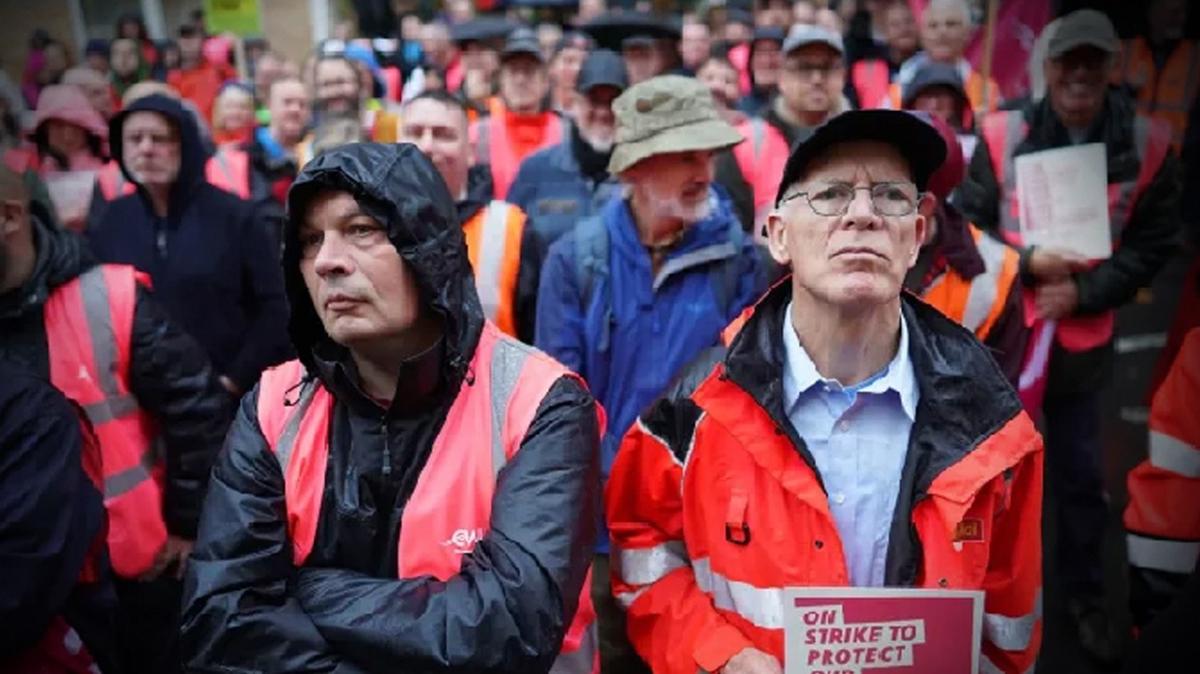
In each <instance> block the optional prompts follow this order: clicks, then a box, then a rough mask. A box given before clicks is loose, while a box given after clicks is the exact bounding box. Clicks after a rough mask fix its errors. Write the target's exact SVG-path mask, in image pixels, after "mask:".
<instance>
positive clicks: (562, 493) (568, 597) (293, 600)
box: [182, 144, 599, 673]
mask: <svg viewBox="0 0 1200 674" xmlns="http://www.w3.org/2000/svg"><path fill="white" fill-rule="evenodd" d="M322 189H332V190H337V191H344V192H349V193H351V194H353V195H354V196H355V198H356V199H357V201H358V203H359V205H360V207H361V208H362V209H363V210H364V211H365V212H366V213H368V214H369V215H371V217H373V218H374V219H376V220H377V221H378V222H380V223H382V224H384V226H385V227H386V228H387V232H388V238H389V239H390V240H391V242H392V244H393V245H394V246H395V247H396V249H397V251H399V253H400V257H401V258H402V260H403V262H404V264H405V265H407V266H408V267H410V268H411V269H412V270H413V272H414V275H415V277H416V282H417V286H418V289H419V292H420V297H421V303H422V305H423V308H424V309H425V310H427V311H431V312H433V313H434V314H436V315H437V316H438V317H439V319H440V320H441V323H442V327H443V335H442V339H441V341H440V342H439V343H438V344H437V345H435V346H434V347H432V348H431V349H430V350H429V351H427V352H426V353H424V354H421V355H418V356H415V357H414V358H413V359H412V360H410V361H408V362H407V363H405V365H404V370H403V371H402V372H401V375H400V388H399V389H398V390H397V394H396V399H395V400H393V402H392V403H391V404H390V405H389V406H388V407H387V408H386V409H385V408H384V407H383V406H382V405H381V404H380V402H378V401H375V400H373V399H372V398H370V397H368V396H367V395H365V394H364V393H363V392H362V390H361V389H360V387H359V386H358V384H357V380H358V378H357V376H356V375H355V374H354V372H355V370H354V366H353V361H352V360H351V358H350V356H349V352H348V351H347V350H346V349H345V348H344V347H342V346H339V345H338V344H336V343H335V342H333V341H332V340H331V339H330V337H329V336H328V334H327V333H326V332H325V329H324V327H323V326H322V323H321V321H320V319H319V318H318V316H317V313H316V311H315V310H314V308H313V305H312V302H311V300H310V298H309V294H308V290H307V288H306V286H305V283H304V280H303V278H302V276H301V272H300V268H299V245H298V241H297V223H296V216H295V214H297V213H303V212H304V209H305V205H306V203H307V201H308V200H309V199H311V198H312V196H313V195H314V194H315V193H316V192H318V191H320V190H322ZM288 206H289V209H288V210H289V213H291V214H292V216H291V217H290V218H289V222H288V225H287V227H286V228H285V233H284V240H285V244H284V275H285V280H286V284H287V292H288V298H289V301H290V303H291V307H292V315H291V319H290V323H289V330H290V332H291V336H292V340H293V343H294V345H295V347H296V351H297V354H298V355H299V358H300V360H301V362H302V363H303V364H304V366H305V368H306V370H307V372H308V373H310V375H311V376H315V377H317V378H318V380H319V383H320V385H321V386H323V387H325V388H326V389H327V390H328V391H329V392H330V393H331V394H332V396H333V399H334V400H333V403H332V408H331V409H330V411H329V416H330V422H329V430H328V437H329V440H328V443H329V444H328V459H327V460H328V465H327V469H326V473H325V480H324V491H323V494H322V497H321V505H320V516H319V519H318V523H317V526H316V532H315V535H314V539H313V544H312V549H311V551H310V552H309V553H308V556H307V558H306V559H305V560H304V562H303V564H302V565H301V566H299V567H297V566H296V565H295V564H294V562H293V554H292V549H293V546H292V542H291V541H290V540H289V535H288V521H287V515H286V512H287V507H286V501H285V491H284V474H283V471H282V469H281V468H280V462H279V459H278V458H277V456H276V455H275V454H274V453H273V451H272V450H271V449H270V447H269V446H268V442H267V440H266V439H265V437H264V434H263V432H262V427H261V426H260V421H259V419H258V415H257V409H258V400H257V399H258V396H259V389H257V388H256V389H255V390H254V391H252V392H251V393H250V394H248V395H247V396H245V398H243V400H242V405H241V409H240V411H239V414H238V417H237V419H236V421H235V422H234V425H233V428H232V429H231V431H230V434H229V437H228V439H227V441H226V451H225V452H224V453H223V454H222V456H221V458H220V459H219V460H218V465H217V466H216V467H215V469H214V472H213V477H212V487H211V489H210V490H209V493H208V498H207V500H206V502H205V506H204V513H203V516H202V518H201V525H200V529H201V530H200V535H199V538H198V541H197V544H196V548H195V553H194V555H193V557H192V559H191V561H190V563H189V566H188V576H187V579H186V587H185V592H184V593H185V597H184V614H183V628H182V633H183V648H184V654H185V659H186V662H187V665H188V666H189V667H190V668H192V669H194V670H196V671H222V672H233V671H238V672H244V671H270V672H284V671H286V672H330V671H337V672H358V671H371V672H514V673H515V672H522V673H524V672H546V671H548V670H549V668H550V667H551V665H552V663H553V661H554V659H555V657H556V655H557V654H558V651H559V648H560V645H561V644H562V640H563V635H564V633H565V632H566V630H567V626H568V624H569V623H570V622H571V618H572V616H573V614H574V612H575V605H576V600H577V598H578V596H579V593H580V590H581V588H582V587H583V583H584V578H585V574H586V571H587V567H588V563H589V561H590V557H591V544H592V541H593V536H594V534H595V531H594V522H595V517H596V508H597V507H598V494H597V492H596V485H597V484H598V480H599V478H598V473H599V466H598V453H597V444H598V437H599V428H598V421H597V413H596V406H595V402H594V401H593V399H592V397H591V395H590V394H589V393H588V392H587V390H586V389H585V388H584V386H583V385H582V384H581V383H580V382H579V380H578V379H576V378H575V377H573V376H563V377H561V378H559V379H558V380H557V381H555V382H554V383H553V384H552V385H551V386H550V388H549V390H548V392H547V393H546V395H545V397H544V398H543V399H542V401H541V403H540V405H539V407H538V410H537V412H536V414H535V416H534V418H533V421H532V423H531V424H530V425H529V430H528V431H527V433H526V434H525V436H524V439H523V440H522V441H521V444H520V451H519V452H517V453H516V454H515V456H514V457H513V458H512V459H511V460H510V461H509V462H508V463H507V465H506V467H505V468H504V469H503V470H502V471H501V472H500V474H499V478H498V481H497V483H496V487H495V494H494V496H493V499H492V511H491V521H490V525H489V529H488V531H487V533H486V534H485V535H483V536H482V538H480V539H479V540H478V542H477V543H476V544H475V547H474V549H473V551H471V552H469V553H466V554H464V555H463V556H462V566H461V570H460V572H459V573H458V574H457V575H455V576H452V577H450V578H449V579H447V580H445V581H439V580H437V579H435V578H433V577H431V576H424V577H417V578H397V577H396V576H397V541H398V539H399V536H400V527H401V522H402V517H403V515H404V511H405V508H406V506H407V505H408V503H409V500H410V498H411V496H412V493H413V490H414V487H415V485H416V483H417V480H418V478H419V477H420V476H421V474H422V472H423V471H424V470H425V467H426V462H427V461H428V460H429V457H430V452H431V446H432V445H433V442H434V439H435V437H438V435H439V433H440V432H441V430H442V425H443V423H444V422H445V420H446V417H447V414H448V412H449V409H450V407H451V405H452V403H453V401H454V398H455V397H456V395H458V393H459V391H460V389H461V388H462V387H464V386H473V385H474V377H475V375H474V373H473V371H472V369H471V368H470V366H469V364H470V363H471V359H472V357H473V355H474V353H475V350H476V348H477V345H478V344H479V343H480V335H481V332H482V331H483V329H484V318H483V311H482V308H481V306H480V303H479V299H478V296H477V295H476V291H475V281H474V275H473V273H472V271H471V267H470V265H469V264H468V262H467V251H466V244H465V243H464V240H463V234H462V229H461V228H460V227H459V226H458V225H457V222H458V221H457V217H456V214H455V204H454V201H453V199H452V198H451V197H450V195H449V193H448V191H447V189H446V187H445V183H443V182H442V179H441V178H440V176H439V174H438V173H437V169H436V168H434V166H433V165H432V164H431V163H430V162H429V160H428V159H426V158H425V156H424V155H422V154H420V152H419V151H417V149H416V148H415V147H414V146H411V145H400V146H395V145H381V144H354V145H350V146H346V147H344V148H339V149H337V150H334V151H330V152H328V153H325V154H323V155H321V156H320V157H318V158H316V159H314V160H313V161H312V162H310V163H309V164H308V165H307V166H305V168H304V171H303V172H302V173H301V174H300V176H299V177H298V178H297V180H296V183H295V184H294V185H293V186H292V189H291V191H290V193H289V197H288ZM414 390H416V391H420V392H421V394H420V395H414V394H413V393H412V392H413V391H414ZM480 442H481V443H484V444H486V441H485V440H483V439H481V440H480Z"/></svg>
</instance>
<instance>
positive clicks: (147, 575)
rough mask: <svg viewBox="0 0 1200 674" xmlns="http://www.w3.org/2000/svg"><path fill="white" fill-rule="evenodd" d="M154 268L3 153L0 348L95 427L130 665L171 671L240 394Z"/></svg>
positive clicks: (121, 634)
mask: <svg viewBox="0 0 1200 674" xmlns="http://www.w3.org/2000/svg"><path fill="white" fill-rule="evenodd" d="M144 278H145V277H144V276H143V275H142V274H141V273H139V272H138V271H137V270H135V269H134V268H133V267H131V266H127V265H110V264H98V263H97V262H96V259H95V258H94V257H92V255H91V253H89V252H88V250H87V248H86V247H85V246H84V244H83V241H82V240H81V239H80V238H79V237H78V236H76V235H75V234H73V233H71V232H69V231H67V230H63V229H60V228H53V227H51V226H50V225H48V224H47V223H46V222H44V220H43V219H42V218H40V217H38V216H37V215H35V214H33V213H32V212H31V210H30V207H29V201H28V197H27V193H26V190H25V187H24V184H23V181H22V180H21V177H20V176H19V175H17V174H15V173H13V172H12V171H10V170H9V169H8V168H7V167H4V166H0V358H2V359H4V360H10V361H13V362H15V363H17V364H18V365H20V366H22V367H24V368H25V369H28V370H31V371H32V372H33V373H35V374H37V375H40V376H42V377H43V378H46V379H48V380H49V381H50V382H51V383H52V384H54V386H55V387H57V388H58V389H60V390H61V391H62V392H63V393H65V394H66V395H67V396H68V397H69V398H72V399H73V400H75V401H76V402H78V403H79V404H80V405H81V406H82V407H83V410H84V412H85V413H86V415H87V417H88V420H89V421H90V422H91V425H92V426H93V428H94V429H95V431H96V435H97V437H98V438H99V441H100V455H101V458H102V465H103V473H104V474H103V478H104V481H103V484H104V492H105V493H104V496H105V505H106V507H107V510H108V513H109V516H110V522H109V532H108V554H109V557H110V558H111V561H112V566H113V570H114V572H115V574H116V577H117V578H116V588H117V597H118V601H119V603H120V607H119V615H118V620H117V630H118V641H119V645H120V649H121V650H122V659H123V660H125V661H126V668H125V669H124V671H130V672H135V671H146V672H171V671H177V663H175V662H174V661H175V660H176V657H175V655H174V654H173V648H174V643H175V639H174V634H175V633H176V631H177V627H178V626H177V622H178V618H177V616H178V610H179V608H178V607H179V593H180V589H181V588H180V584H179V579H180V578H181V577H182V574H183V568H184V564H185V563H186V560H187V557H188V554H189V553H190V551H191V545H192V544H191V541H192V540H193V539H194V538H195V535H196V525H197V520H198V519H199V516H200V502H201V500H202V499H203V497H204V492H205V489H206V486H207V483H208V472H209V467H210V466H211V465H212V461H213V459H214V458H215V457H216V454H217V451H218V450H219V449H220V448H221V442H222V439H223V438H224V435H225V429H226V425H227V423H228V419H229V416H230V412H231V402H232V401H231V400H230V398H229V397H228V396H226V395H225V394H224V393H223V392H222V390H221V388H220V385H219V384H218V383H217V378H216V376H215V374H214V373H213V369H212V366H211V365H210V364H209V361H208V357H207V356H206V355H205V353H204V350H203V349H201V348H200V346H199V345H198V344H197V343H196V342H195V341H194V340H193V339H192V338H191V337H189V336H188V335H186V334H184V333H183V332H182V331H181V330H179V329H178V328H176V327H175V326H174V325H173V324H172V323H171V322H170V321H169V320H168V319H167V315H166V313H165V312H164V311H163V309H162V308H161V307H160V306H159V305H158V304H157V303H155V301H154V299H153V298H152V296H151V293H150V290H149V287H148V284H146V283H145V281H144ZM160 446H161V447H165V452H163V451H162V450H161V448H160ZM148 634H152V635H154V637H153V638H150V639H148V638H147V635H148ZM134 665H136V667H135V666H134ZM143 667H145V669H143Z"/></svg>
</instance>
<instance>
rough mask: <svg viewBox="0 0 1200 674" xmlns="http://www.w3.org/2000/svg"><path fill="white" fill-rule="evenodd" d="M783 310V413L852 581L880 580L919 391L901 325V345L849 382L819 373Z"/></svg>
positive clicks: (874, 583) (869, 584) (874, 584)
mask: <svg viewBox="0 0 1200 674" xmlns="http://www.w3.org/2000/svg"><path fill="white" fill-rule="evenodd" d="M785 316H786V318H787V320H785V321H783V345H784V351H785V354H786V357H787V362H786V364H785V367H784V371H783V404H784V411H785V412H786V413H787V416H788V420H789V421H791V423H792V427H793V428H795V430H796V433H797V435H799V436H800V437H801V438H803V439H804V442H805V444H806V445H808V451H809V452H810V453H811V454H812V457H813V460H814V461H815V462H816V464H817V469H818V470H819V471H820V472H821V478H822V479H823V480H824V482H825V491H826V494H827V495H828V498H829V509H830V511H832V512H833V519H834V522H835V523H836V525H837V529H838V534H839V535H840V536H841V539H842V547H843V549H844V550H845V552H846V568H847V569H848V570H849V572H850V583H851V585H854V586H856V587H879V586H882V585H883V579H884V569H885V567H886V563H887V549H888V538H889V534H890V532H891V526H892V517H893V515H894V513H895V510H896V497H897V496H898V495H899V493H900V473H901V471H902V470H903V468H904V457H905V455H906V454H907V453H908V436H909V433H910V432H911V431H912V425H913V420H914V419H915V418H916V411H917V401H918V399H919V397H920V394H919V391H918V389H917V381H916V377H915V376H914V374H913V367H912V362H911V361H910V360H909V357H908V326H906V325H905V322H904V317H903V316H901V318H900V345H899V348H898V349H897V350H896V355H895V356H894V357H893V358H892V361H891V362H890V363H888V364H887V366H886V367H884V368H883V369H882V370H880V371H879V372H876V373H875V374H873V375H871V376H870V377H868V378H867V379H865V380H864V381H862V382H860V383H858V384H856V385H854V386H842V385H841V384H840V383H839V382H838V381H836V380H834V379H825V378H823V377H822V376H821V374H820V373H819V372H817V367H816V365H815V364H813V362H812V359H811V358H809V356H808V353H806V352H805V350H804V347H803V346H801V345H800V340H799V338H798V337H797V336H796V331H795V330H794V329H793V328H792V320H791V316H792V306H791V304H789V305H788V308H787V313H786V314H785Z"/></svg>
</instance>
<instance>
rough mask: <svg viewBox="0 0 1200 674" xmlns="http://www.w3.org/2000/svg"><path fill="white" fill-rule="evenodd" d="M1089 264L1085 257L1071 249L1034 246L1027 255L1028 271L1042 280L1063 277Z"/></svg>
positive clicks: (1056, 279) (1085, 268)
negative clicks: (1031, 251)
mask: <svg viewBox="0 0 1200 674" xmlns="http://www.w3.org/2000/svg"><path fill="white" fill-rule="evenodd" d="M1089 266H1090V262H1089V260H1088V259H1087V258H1085V257H1083V256H1082V255H1079V254H1077V253H1072V252H1071V251H1064V250H1053V249H1046V248H1035V249H1034V250H1033V253H1032V254H1030V256H1029V271H1030V273H1032V274H1033V275H1034V276H1036V277H1038V279H1040V280H1042V281H1058V280H1061V279H1065V278H1068V277H1070V276H1071V274H1074V273H1076V272H1081V271H1087V269H1088V267H1089Z"/></svg>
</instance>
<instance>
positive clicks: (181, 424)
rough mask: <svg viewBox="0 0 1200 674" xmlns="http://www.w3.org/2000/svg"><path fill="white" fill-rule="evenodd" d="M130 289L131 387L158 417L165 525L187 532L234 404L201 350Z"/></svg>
mask: <svg viewBox="0 0 1200 674" xmlns="http://www.w3.org/2000/svg"><path fill="white" fill-rule="evenodd" d="M137 293H138V295H137V305H136V308H135V309H134V315H133V339H132V346H131V358H130V361H131V362H130V367H129V381H130V388H131V389H132V392H133V395H134V397H136V398H137V400H138V404H139V405H140V406H141V407H142V409H144V410H146V411H147V412H149V413H150V414H151V416H153V417H154V419H155V421H157V422H158V427H159V432H160V434H161V437H162V439H163V441H164V444H165V445H166V468H167V489H166V495H165V503H164V504H163V516H164V518H165V520H166V523H167V529H168V530H170V532H171V533H172V534H174V535H176V536H180V537H182V538H187V539H194V538H195V537H196V525H197V523H198V522H199V520H200V503H201V502H202V501H203V500H204V492H205V491H206V490H207V489H208V474H209V472H210V471H211V470H212V464H213V460H214V459H216V457H217V452H219V451H220V449H221V443H222V441H224V439H225V431H226V430H227V429H228V428H229V418H230V415H231V412H232V406H233V403H232V401H231V400H230V398H229V394H228V393H226V392H225V390H224V389H223V388H221V386H220V384H219V383H217V380H216V376H215V374H214V373H213V369H212V366H211V365H210V364H209V362H208V356H207V355H206V354H205V352H204V349H203V348H202V347H201V346H200V345H199V344H198V343H196V341H195V340H194V339H192V338H191V337H190V336H189V335H187V334H185V333H184V332H183V331H182V330H180V329H179V328H177V327H175V326H174V325H172V324H171V322H170V320H169V319H168V318H167V314H166V312H165V311H164V310H163V309H162V307H161V306H159V304H158V303H157V302H155V301H154V298H153V296H152V295H151V293H150V292H149V291H147V290H146V289H145V288H142V287H140V286H139V287H138V290H137Z"/></svg>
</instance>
